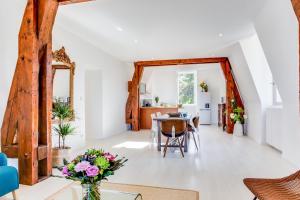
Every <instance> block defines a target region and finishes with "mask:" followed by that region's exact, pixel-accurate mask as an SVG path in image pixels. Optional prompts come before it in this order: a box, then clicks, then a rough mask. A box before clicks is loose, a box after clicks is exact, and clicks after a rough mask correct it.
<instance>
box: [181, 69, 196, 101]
mask: <svg viewBox="0 0 300 200" xmlns="http://www.w3.org/2000/svg"><path fill="white" fill-rule="evenodd" d="M178 103H179V104H182V105H195V104H196V103H197V73H196V72H178Z"/></svg>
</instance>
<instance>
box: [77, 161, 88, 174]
mask: <svg viewBox="0 0 300 200" xmlns="http://www.w3.org/2000/svg"><path fill="white" fill-rule="evenodd" d="M90 166H91V164H90V163H89V162H88V161H82V162H80V163H78V164H77V165H76V166H75V172H83V171H86V170H87V169H88V168H89V167H90Z"/></svg>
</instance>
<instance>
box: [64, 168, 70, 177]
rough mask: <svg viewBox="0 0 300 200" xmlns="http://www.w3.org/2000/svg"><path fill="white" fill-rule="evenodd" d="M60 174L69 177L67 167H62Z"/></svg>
mask: <svg viewBox="0 0 300 200" xmlns="http://www.w3.org/2000/svg"><path fill="white" fill-rule="evenodd" d="M62 174H63V175H64V176H70V173H69V170H68V167H67V166H64V167H63V169H62Z"/></svg>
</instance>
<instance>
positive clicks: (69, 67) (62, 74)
mask: <svg viewBox="0 0 300 200" xmlns="http://www.w3.org/2000/svg"><path fill="white" fill-rule="evenodd" d="M52 57H53V60H52V70H53V77H52V81H53V104H54V103H57V102H60V103H64V104H67V105H69V106H70V109H71V110H72V112H73V113H74V74H75V62H72V61H71V59H70V57H69V56H68V55H67V53H66V50H65V48H64V47H62V48H61V49H59V50H56V51H54V52H53V53H52ZM72 118H73V119H74V116H73V117H72Z"/></svg>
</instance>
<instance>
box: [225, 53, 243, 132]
mask: <svg viewBox="0 0 300 200" xmlns="http://www.w3.org/2000/svg"><path fill="white" fill-rule="evenodd" d="M220 64H221V67H222V70H223V73H224V76H225V80H226V132H227V133H233V127H234V123H233V122H232V120H231V119H230V113H232V112H233V108H232V105H231V100H232V99H235V100H236V102H237V105H238V106H240V107H242V108H244V104H243V101H242V98H241V96H240V93H239V90H238V87H237V84H236V82H235V80H234V76H233V72H232V69H231V65H230V62H229V60H228V59H226V61H224V62H221V63H220Z"/></svg>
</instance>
